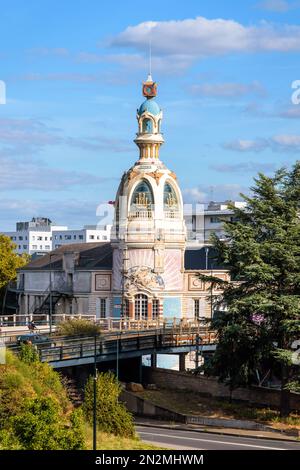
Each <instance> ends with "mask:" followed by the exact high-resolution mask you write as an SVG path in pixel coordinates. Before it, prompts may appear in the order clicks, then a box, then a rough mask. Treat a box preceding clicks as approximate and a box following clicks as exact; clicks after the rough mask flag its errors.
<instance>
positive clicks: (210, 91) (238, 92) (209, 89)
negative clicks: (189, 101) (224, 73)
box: [189, 81, 265, 98]
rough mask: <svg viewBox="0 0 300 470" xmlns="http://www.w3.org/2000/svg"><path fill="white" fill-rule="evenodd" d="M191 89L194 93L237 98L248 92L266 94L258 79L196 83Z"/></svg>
mask: <svg viewBox="0 0 300 470" xmlns="http://www.w3.org/2000/svg"><path fill="white" fill-rule="evenodd" d="M189 90H190V92H191V93H192V94H194V95H199V96H206V97H215V98H235V97H239V96H245V95H248V94H256V95H259V96H262V95H264V94H265V89H264V87H263V86H262V85H261V84H260V83H259V82H256V81H255V82H252V83H249V84H245V83H230V82H228V83H203V84H195V85H192V86H191V87H190V88H189Z"/></svg>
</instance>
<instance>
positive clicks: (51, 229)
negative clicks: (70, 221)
mask: <svg viewBox="0 0 300 470" xmlns="http://www.w3.org/2000/svg"><path fill="white" fill-rule="evenodd" d="M110 230H111V225H107V226H105V227H104V228H97V227H95V226H85V227H84V228H83V229H80V230H69V229H68V227H67V226H66V225H56V224H55V223H53V222H51V220H50V219H47V218H44V217H34V218H33V219H32V220H31V221H30V222H17V224H16V230H15V231H13V232H2V233H3V234H4V235H7V236H8V237H10V239H11V240H12V241H13V242H14V243H15V245H16V252H17V253H18V254H19V255H21V254H23V253H27V254H29V255H44V254H45V253H48V252H50V251H52V250H54V249H56V248H58V247H60V246H61V245H67V244H70V243H89V242H97V241H99V242H103V241H110Z"/></svg>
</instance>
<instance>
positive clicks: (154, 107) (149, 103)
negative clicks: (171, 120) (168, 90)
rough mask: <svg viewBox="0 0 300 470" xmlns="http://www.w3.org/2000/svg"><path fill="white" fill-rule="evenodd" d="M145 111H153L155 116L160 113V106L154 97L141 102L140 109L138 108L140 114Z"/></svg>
mask: <svg viewBox="0 0 300 470" xmlns="http://www.w3.org/2000/svg"><path fill="white" fill-rule="evenodd" d="M145 111H148V113H151V114H153V115H154V116H156V115H157V114H159V113H160V107H159V106H158V104H157V103H156V101H155V100H154V98H149V99H147V100H146V101H144V103H142V104H141V106H140V109H139V110H138V114H139V115H141V114H143V113H144V112H145Z"/></svg>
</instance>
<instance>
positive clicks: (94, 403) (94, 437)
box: [93, 333, 97, 450]
mask: <svg viewBox="0 0 300 470" xmlns="http://www.w3.org/2000/svg"><path fill="white" fill-rule="evenodd" d="M93 392H94V394H93V395H94V396H93V450H97V335H96V333H95V336H94V390H93Z"/></svg>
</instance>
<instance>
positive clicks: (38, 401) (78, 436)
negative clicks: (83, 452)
mask: <svg viewBox="0 0 300 470" xmlns="http://www.w3.org/2000/svg"><path fill="white" fill-rule="evenodd" d="M82 428H83V426H82V418H81V416H80V415H79V414H78V412H77V414H76V415H75V412H73V414H72V416H71V419H70V423H67V422H66V421H65V420H63V419H62V417H61V414H60V407H59V405H58V404H57V403H56V402H55V401H54V400H53V398H50V397H47V398H43V397H42V398H35V399H33V400H28V401H27V402H26V403H25V406H24V408H23V411H22V412H21V413H19V414H18V415H16V416H14V417H13V418H12V430H13V433H14V435H15V436H16V438H17V439H18V441H19V442H20V444H21V446H22V448H23V449H26V450H30V449H31V450H77V449H82V448H83V442H84V440H83V432H82Z"/></svg>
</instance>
